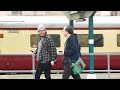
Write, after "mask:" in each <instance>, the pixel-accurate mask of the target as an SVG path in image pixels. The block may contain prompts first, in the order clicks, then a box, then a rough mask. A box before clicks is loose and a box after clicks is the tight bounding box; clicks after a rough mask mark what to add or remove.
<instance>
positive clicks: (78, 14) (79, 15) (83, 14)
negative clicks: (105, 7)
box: [63, 11, 96, 21]
mask: <svg viewBox="0 0 120 90" xmlns="http://www.w3.org/2000/svg"><path fill="white" fill-rule="evenodd" d="M63 13H64V14H65V16H66V17H67V18H68V19H69V20H79V21H84V20H85V18H89V17H91V16H94V15H95V13H96V11H63Z"/></svg>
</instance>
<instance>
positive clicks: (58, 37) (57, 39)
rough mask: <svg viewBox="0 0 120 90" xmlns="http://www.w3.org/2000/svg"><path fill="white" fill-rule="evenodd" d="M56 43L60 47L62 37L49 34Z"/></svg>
mask: <svg viewBox="0 0 120 90" xmlns="http://www.w3.org/2000/svg"><path fill="white" fill-rule="evenodd" d="M49 35H50V36H51V37H52V38H53V41H54V43H55V46H56V47H60V35H59V34H49Z"/></svg>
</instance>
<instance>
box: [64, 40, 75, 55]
mask: <svg viewBox="0 0 120 90" xmlns="http://www.w3.org/2000/svg"><path fill="white" fill-rule="evenodd" d="M76 49H77V41H76V39H75V38H71V39H70V40H69V41H68V43H67V46H66V49H65V51H64V54H65V55H66V56H68V57H69V56H72V55H74V54H75V53H76Z"/></svg>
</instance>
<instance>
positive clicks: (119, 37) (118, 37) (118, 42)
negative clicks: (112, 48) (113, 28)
mask: <svg viewBox="0 0 120 90" xmlns="http://www.w3.org/2000/svg"><path fill="white" fill-rule="evenodd" d="M117 46H118V47H120V34H118V35H117Z"/></svg>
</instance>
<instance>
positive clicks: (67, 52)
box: [62, 35, 80, 65]
mask: <svg viewBox="0 0 120 90" xmlns="http://www.w3.org/2000/svg"><path fill="white" fill-rule="evenodd" d="M79 57H80V45H79V43H78V39H77V37H76V36H75V35H70V37H69V38H68V39H67V40H66V43H65V48H64V59H63V62H62V64H63V65H65V64H67V63H68V62H69V59H70V60H71V61H72V62H73V63H74V62H75V61H76V60H77V59H78V58H79Z"/></svg>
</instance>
